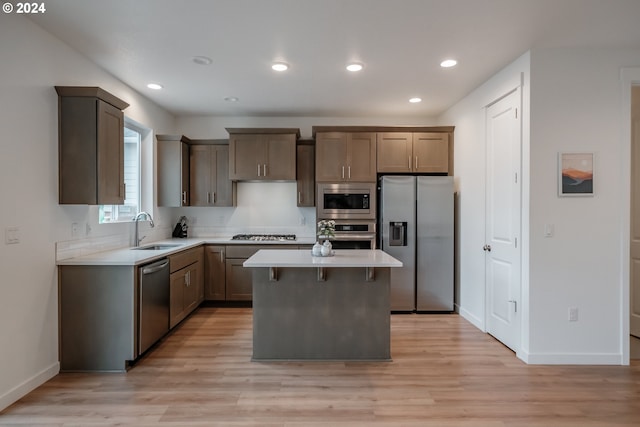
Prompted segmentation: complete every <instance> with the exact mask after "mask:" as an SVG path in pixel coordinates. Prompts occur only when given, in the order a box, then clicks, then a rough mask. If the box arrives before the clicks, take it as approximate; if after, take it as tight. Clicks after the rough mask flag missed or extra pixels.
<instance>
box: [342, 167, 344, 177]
mask: <svg viewBox="0 0 640 427" xmlns="http://www.w3.org/2000/svg"><path fill="white" fill-rule="evenodd" d="M342 179H344V166H342Z"/></svg>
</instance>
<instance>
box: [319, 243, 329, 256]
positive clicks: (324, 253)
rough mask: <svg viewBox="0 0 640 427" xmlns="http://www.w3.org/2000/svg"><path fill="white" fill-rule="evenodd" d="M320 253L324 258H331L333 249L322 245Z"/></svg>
mask: <svg viewBox="0 0 640 427" xmlns="http://www.w3.org/2000/svg"><path fill="white" fill-rule="evenodd" d="M320 253H321V254H322V256H329V255H330V254H331V248H330V247H329V246H325V245H322V249H320Z"/></svg>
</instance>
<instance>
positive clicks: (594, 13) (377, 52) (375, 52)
mask: <svg viewBox="0 0 640 427" xmlns="http://www.w3.org/2000/svg"><path fill="white" fill-rule="evenodd" d="M45 5H46V7H47V10H46V12H45V13H44V14H40V15H32V16H31V19H32V20H33V21H34V22H36V23H37V24H39V25H40V26H42V27H44V28H45V29H46V30H47V31H49V32H50V33H52V34H54V35H55V36H57V37H59V38H60V39H62V40H63V41H65V42H66V43H67V44H69V45H71V46H72V47H74V48H75V49H77V50H78V51H80V52H81V53H83V54H84V55H86V56H87V57H89V58H90V59H91V60H92V61H94V62H95V63H97V64H98V65H100V66H101V67H102V68H104V69H106V70H107V71H109V72H110V73H112V74H113V75H114V76H116V77H118V78H119V79H120V80H122V81H124V82H125V83H127V84H128V85H130V86H131V87H133V88H134V89H136V90H138V91H139V92H141V93H143V94H144V95H145V96H147V97H148V98H150V99H152V100H153V101H155V102H156V103H158V104H159V105H161V106H163V107H164V108H166V109H167V110H169V111H171V112H173V113H174V114H176V115H227V116H228V115H232V116H243V115H259V116H332V117H335V116H352V117H354V116H422V117H425V116H426V117H431V116H435V115H437V114H439V113H441V112H442V111H444V110H445V109H446V108H448V107H450V106H451V105H453V104H454V103H455V102H456V101H458V100H459V99H461V98H462V97H464V96H465V95H466V94H468V93H469V92H470V91H471V90H473V89H474V88H476V87H477V86H479V85H480V84H481V83H482V82H484V81H485V80H487V79H488V78H489V77H490V76H491V75H493V74H494V73H495V72H497V71H498V70H500V69H501V68H502V67H504V66H505V65H507V64H508V63H510V62H511V61H513V60H514V59H515V58H517V57H518V56H520V55H521V54H523V53H524V52H526V51H527V50H529V49H531V48H532V47H589V46H592V47H628V48H639V47H640V23H639V21H640V0H183V1H175V0H108V1H106V0H55V1H49V2H45ZM197 55H204V56H208V57H210V58H211V59H213V63H212V64H211V65H208V66H202V65H197V64H195V63H193V62H192V58H193V57H194V56H197ZM445 58H455V59H457V60H458V65H457V66H456V67H455V68H452V69H442V68H440V66H439V63H440V62H441V61H442V60H443V59H445ZM276 60H282V61H285V62H287V63H289V64H290V69H289V70H288V71H287V72H285V73H277V72H274V71H272V70H271V68H270V64H271V63H272V62H273V61H276ZM349 61H360V62H362V63H364V64H365V68H364V70H363V71H362V72H360V73H357V74H353V73H349V72H347V71H346V70H345V65H346V64H347V62H349ZM148 82H157V83H160V84H162V85H163V86H164V89H163V90H161V91H152V90H150V89H147V87H146V84H147V83H148ZM64 84H72V82H64ZM230 96H234V97H238V98H239V101H238V102H235V103H231V102H228V101H225V100H224V98H225V97H230ZM413 96H419V97H421V98H422V99H423V102H422V103H420V104H410V103H409V102H408V99H409V98H410V97H413Z"/></svg>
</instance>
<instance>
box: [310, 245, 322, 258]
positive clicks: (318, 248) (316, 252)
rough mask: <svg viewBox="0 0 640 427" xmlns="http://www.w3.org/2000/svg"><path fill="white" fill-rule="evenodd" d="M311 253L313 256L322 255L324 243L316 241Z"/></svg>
mask: <svg viewBox="0 0 640 427" xmlns="http://www.w3.org/2000/svg"><path fill="white" fill-rule="evenodd" d="M311 254H312V255H313V256H321V255H322V245H321V244H320V242H316V244H315V245H313V249H311Z"/></svg>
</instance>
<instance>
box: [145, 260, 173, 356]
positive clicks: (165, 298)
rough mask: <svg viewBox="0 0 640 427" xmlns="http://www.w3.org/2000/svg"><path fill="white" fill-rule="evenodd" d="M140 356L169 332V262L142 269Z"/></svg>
mask: <svg viewBox="0 0 640 427" xmlns="http://www.w3.org/2000/svg"><path fill="white" fill-rule="evenodd" d="M139 272H140V273H139V274H140V289H139V291H140V296H139V297H140V321H139V322H138V354H142V353H144V352H145V351H147V350H148V349H149V347H151V346H152V345H153V344H155V343H156V341H158V340H159V339H160V338H162V337H163V336H164V335H165V334H166V333H167V332H169V260H168V259H166V258H164V259H161V260H160V261H156V262H154V263H152V264H147V265H145V266H142V267H140V269H139Z"/></svg>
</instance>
